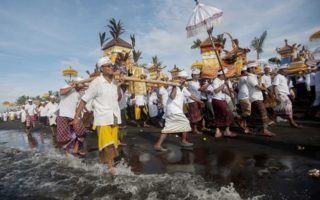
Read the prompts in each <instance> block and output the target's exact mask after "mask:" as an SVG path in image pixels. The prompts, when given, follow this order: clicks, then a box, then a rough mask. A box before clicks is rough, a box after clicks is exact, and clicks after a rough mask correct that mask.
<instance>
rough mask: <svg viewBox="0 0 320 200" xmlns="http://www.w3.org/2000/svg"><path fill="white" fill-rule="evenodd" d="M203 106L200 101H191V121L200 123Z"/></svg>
mask: <svg viewBox="0 0 320 200" xmlns="http://www.w3.org/2000/svg"><path fill="white" fill-rule="evenodd" d="M201 111H202V108H201V106H200V104H199V103H198V102H192V103H189V117H190V121H191V123H198V122H199V121H201V120H202V117H203V116H202V114H201Z"/></svg>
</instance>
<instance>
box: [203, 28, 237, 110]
mask: <svg viewBox="0 0 320 200" xmlns="http://www.w3.org/2000/svg"><path fill="white" fill-rule="evenodd" d="M205 24H206V26H207V23H205ZM207 33H208V35H209V39H210V42H211V45H212V48H213V51H214V53H215V55H216V57H217V59H218V63H219V66H220V69H221V71H222V75H223V77H224V79H225V80H227V77H226V75H225V73H224V69H223V66H222V63H221V59H220V55H219V54H218V52H217V50H216V48H215V45H214V41H213V38H212V34H210V32H209V31H208V27H207ZM224 84H225V85H226V86H227V89H228V91H229V93H230V95H231V89H230V87H229V84H227V82H226V81H225V82H224ZM231 100H232V104H233V106H234V107H236V104H235V102H234V98H231Z"/></svg>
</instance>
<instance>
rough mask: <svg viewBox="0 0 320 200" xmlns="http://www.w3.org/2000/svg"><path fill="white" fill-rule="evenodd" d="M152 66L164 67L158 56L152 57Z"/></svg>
mask: <svg viewBox="0 0 320 200" xmlns="http://www.w3.org/2000/svg"><path fill="white" fill-rule="evenodd" d="M152 64H153V65H155V66H157V67H160V66H161V65H162V62H160V61H159V60H158V56H153V57H152Z"/></svg>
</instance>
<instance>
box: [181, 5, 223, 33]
mask: <svg viewBox="0 0 320 200" xmlns="http://www.w3.org/2000/svg"><path fill="white" fill-rule="evenodd" d="M196 4H197V5H196V7H195V8H194V9H193V12H192V15H191V17H190V18H189V21H188V25H187V27H186V30H187V37H188V38H189V37H192V36H195V35H197V34H199V33H201V32H204V31H206V30H208V29H209V28H211V27H215V26H217V25H219V24H220V23H221V22H222V19H223V17H222V14H223V12H222V10H220V9H218V8H215V7H212V6H206V5H204V4H202V3H199V2H198V1H197V0H196Z"/></svg>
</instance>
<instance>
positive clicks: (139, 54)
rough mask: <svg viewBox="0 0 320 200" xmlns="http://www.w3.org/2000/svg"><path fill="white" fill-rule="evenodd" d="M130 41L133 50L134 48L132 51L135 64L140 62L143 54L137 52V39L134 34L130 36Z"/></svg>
mask: <svg viewBox="0 0 320 200" xmlns="http://www.w3.org/2000/svg"><path fill="white" fill-rule="evenodd" d="M130 39H131V45H132V48H133V51H132V56H133V61H134V62H135V63H137V62H138V60H139V59H140V58H141V54H142V52H141V51H139V50H137V51H136V50H135V47H136V37H135V35H134V34H132V35H130Z"/></svg>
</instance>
